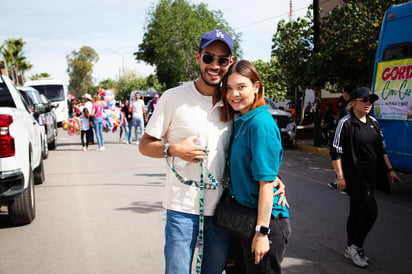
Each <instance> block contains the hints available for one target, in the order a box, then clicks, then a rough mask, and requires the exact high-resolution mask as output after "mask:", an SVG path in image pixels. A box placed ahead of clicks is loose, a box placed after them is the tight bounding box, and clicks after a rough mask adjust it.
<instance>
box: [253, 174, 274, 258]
mask: <svg viewBox="0 0 412 274" xmlns="http://www.w3.org/2000/svg"><path fill="white" fill-rule="evenodd" d="M273 184H274V182H265V181H261V182H259V201H258V216H257V223H256V224H257V225H260V226H265V227H269V224H270V218H271V216H272V208H273ZM251 251H252V254H253V253H254V254H255V264H258V263H259V262H260V260H262V258H263V256H265V254H266V253H267V252H268V251H269V238H268V235H264V234H261V233H260V232H257V231H256V232H255V236H254V237H253V240H252V247H251Z"/></svg>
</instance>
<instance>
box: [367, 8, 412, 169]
mask: <svg viewBox="0 0 412 274" xmlns="http://www.w3.org/2000/svg"><path fill="white" fill-rule="evenodd" d="M411 26H412V2H408V3H404V4H399V5H392V6H391V7H390V8H389V9H388V10H387V11H386V13H385V16H384V19H383V22H382V28H381V32H380V36H379V41H378V47H377V50H376V57H375V65H374V74H373V80H372V92H373V93H375V94H377V95H378V96H379V100H378V101H376V102H375V103H374V109H373V112H374V115H375V117H376V118H377V119H378V120H379V123H380V125H381V128H382V132H383V135H384V137H385V143H386V151H387V152H388V156H389V158H390V160H391V163H392V165H393V167H394V168H396V169H398V170H400V171H403V172H406V173H412V27H411Z"/></svg>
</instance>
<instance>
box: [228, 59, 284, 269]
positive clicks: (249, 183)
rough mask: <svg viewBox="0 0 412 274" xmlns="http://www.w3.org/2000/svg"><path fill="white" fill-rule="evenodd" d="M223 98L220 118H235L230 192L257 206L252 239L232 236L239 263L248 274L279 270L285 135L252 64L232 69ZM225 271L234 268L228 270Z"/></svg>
mask: <svg viewBox="0 0 412 274" xmlns="http://www.w3.org/2000/svg"><path fill="white" fill-rule="evenodd" d="M222 100H223V103H224V107H223V112H222V121H223V122H229V121H231V120H232V119H233V118H235V119H234V132H233V138H232V142H231V147H230V150H229V151H230V152H229V155H230V158H229V159H230V161H229V162H230V178H231V181H230V185H229V196H230V197H232V199H235V200H236V202H237V203H239V204H241V205H243V206H246V207H249V208H254V209H256V210H257V220H256V221H257V226H256V232H255V234H254V236H253V238H251V239H246V240H244V239H240V238H236V237H235V236H232V237H234V242H237V243H239V244H240V249H241V253H242V258H241V261H240V260H237V261H236V265H237V267H239V264H242V263H243V264H244V268H245V270H246V271H244V273H281V267H280V263H281V262H282V259H283V256H284V253H285V249H286V243H287V241H288V238H289V234H290V221H289V211H288V209H287V208H286V206H284V205H283V206H282V205H279V204H278V201H279V199H280V196H281V195H283V193H282V194H279V195H277V196H273V184H274V183H275V181H276V180H277V176H278V174H279V168H280V164H281V161H282V156H283V148H282V138H281V135H280V131H279V128H278V126H277V124H276V122H275V121H274V120H273V118H272V116H271V114H270V113H269V111H268V107H267V106H266V105H265V100H264V95H263V84H262V80H261V79H260V76H259V74H258V72H257V70H256V68H255V67H254V66H253V65H252V63H250V62H249V61H246V60H241V61H238V62H236V63H234V64H233V65H232V66H231V67H230V68H229V71H228V73H227V74H226V76H225V77H224V78H223V82H222ZM268 148H270V149H268ZM227 273H234V272H233V271H231V270H230V268H228V269H227ZM236 273H241V272H239V270H237V272H236Z"/></svg>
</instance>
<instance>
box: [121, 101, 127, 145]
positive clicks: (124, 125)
mask: <svg viewBox="0 0 412 274" xmlns="http://www.w3.org/2000/svg"><path fill="white" fill-rule="evenodd" d="M126 102H127V106H126ZM125 109H127V113H129V100H126V101H125V103H124V104H123V105H122V107H121V108H120V109H119V120H120V135H119V141H121V140H122V134H123V131H124V136H125V140H126V143H127V140H128V139H127V138H128V135H129V124H128V123H127V116H126V113H125Z"/></svg>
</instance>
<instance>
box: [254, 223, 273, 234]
mask: <svg viewBox="0 0 412 274" xmlns="http://www.w3.org/2000/svg"><path fill="white" fill-rule="evenodd" d="M255 230H256V231H257V232H259V233H261V234H263V235H268V234H269V233H270V228H269V227H267V226H263V225H257V226H256V228H255Z"/></svg>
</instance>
